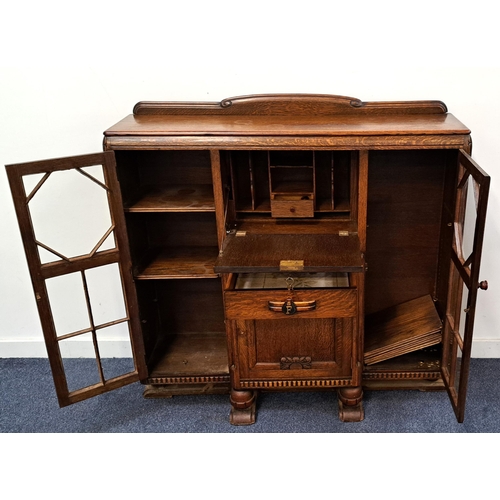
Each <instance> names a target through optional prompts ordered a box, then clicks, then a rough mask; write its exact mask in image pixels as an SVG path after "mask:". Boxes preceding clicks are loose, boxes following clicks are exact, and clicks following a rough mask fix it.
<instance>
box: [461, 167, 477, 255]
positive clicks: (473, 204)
mask: <svg viewBox="0 0 500 500" xmlns="http://www.w3.org/2000/svg"><path fill="white" fill-rule="evenodd" d="M478 189H479V186H478V185H477V183H476V181H475V180H474V178H473V177H472V175H469V178H468V179H467V182H466V183H465V186H464V188H463V190H464V191H463V193H464V196H465V203H466V205H465V211H464V215H463V217H464V218H463V221H460V222H461V223H462V231H463V232H462V249H461V250H462V256H463V259H464V260H465V261H467V259H468V258H469V257H470V255H471V254H472V250H473V247H474V234H475V230H476V219H477V197H478Z"/></svg>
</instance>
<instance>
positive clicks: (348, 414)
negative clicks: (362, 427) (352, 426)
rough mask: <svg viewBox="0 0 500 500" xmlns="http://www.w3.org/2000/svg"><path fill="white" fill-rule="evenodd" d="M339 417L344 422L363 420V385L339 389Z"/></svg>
mask: <svg viewBox="0 0 500 500" xmlns="http://www.w3.org/2000/svg"><path fill="white" fill-rule="evenodd" d="M338 396H339V418H340V420H341V421H342V422H361V421H362V420H363V419H364V418H365V411H364V409H363V390H362V388H361V387H346V388H342V389H339V391H338Z"/></svg>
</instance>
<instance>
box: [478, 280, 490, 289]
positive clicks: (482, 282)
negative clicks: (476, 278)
mask: <svg viewBox="0 0 500 500" xmlns="http://www.w3.org/2000/svg"><path fill="white" fill-rule="evenodd" d="M478 288H480V289H481V290H488V282H487V281H481V282H480V283H479V286H478Z"/></svg>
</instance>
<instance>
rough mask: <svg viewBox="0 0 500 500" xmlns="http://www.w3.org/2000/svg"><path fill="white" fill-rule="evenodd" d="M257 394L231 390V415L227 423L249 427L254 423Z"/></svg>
mask: <svg viewBox="0 0 500 500" xmlns="http://www.w3.org/2000/svg"><path fill="white" fill-rule="evenodd" d="M256 403H257V393H256V392H254V391H236V390H234V389H231V406H232V408H231V414H230V415H229V422H230V423H231V424H232V425H251V424H254V423H255V415H256V411H255V408H256Z"/></svg>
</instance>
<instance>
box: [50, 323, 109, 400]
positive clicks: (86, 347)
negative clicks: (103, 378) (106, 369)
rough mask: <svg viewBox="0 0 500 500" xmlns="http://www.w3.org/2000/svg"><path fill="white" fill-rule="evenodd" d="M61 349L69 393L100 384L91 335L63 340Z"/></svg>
mask: <svg viewBox="0 0 500 500" xmlns="http://www.w3.org/2000/svg"><path fill="white" fill-rule="evenodd" d="M59 348H60V350H61V357H62V361H63V365H64V372H65V374H66V381H67V384H68V389H69V391H76V390H78V389H83V388H84V387H88V386H90V385H94V384H98V383H99V382H100V377H99V371H98V368H97V360H96V356H95V350H94V344H93V342H92V334H91V333H86V334H83V335H78V336H77V337H73V338H70V339H64V340H61V341H59Z"/></svg>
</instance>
